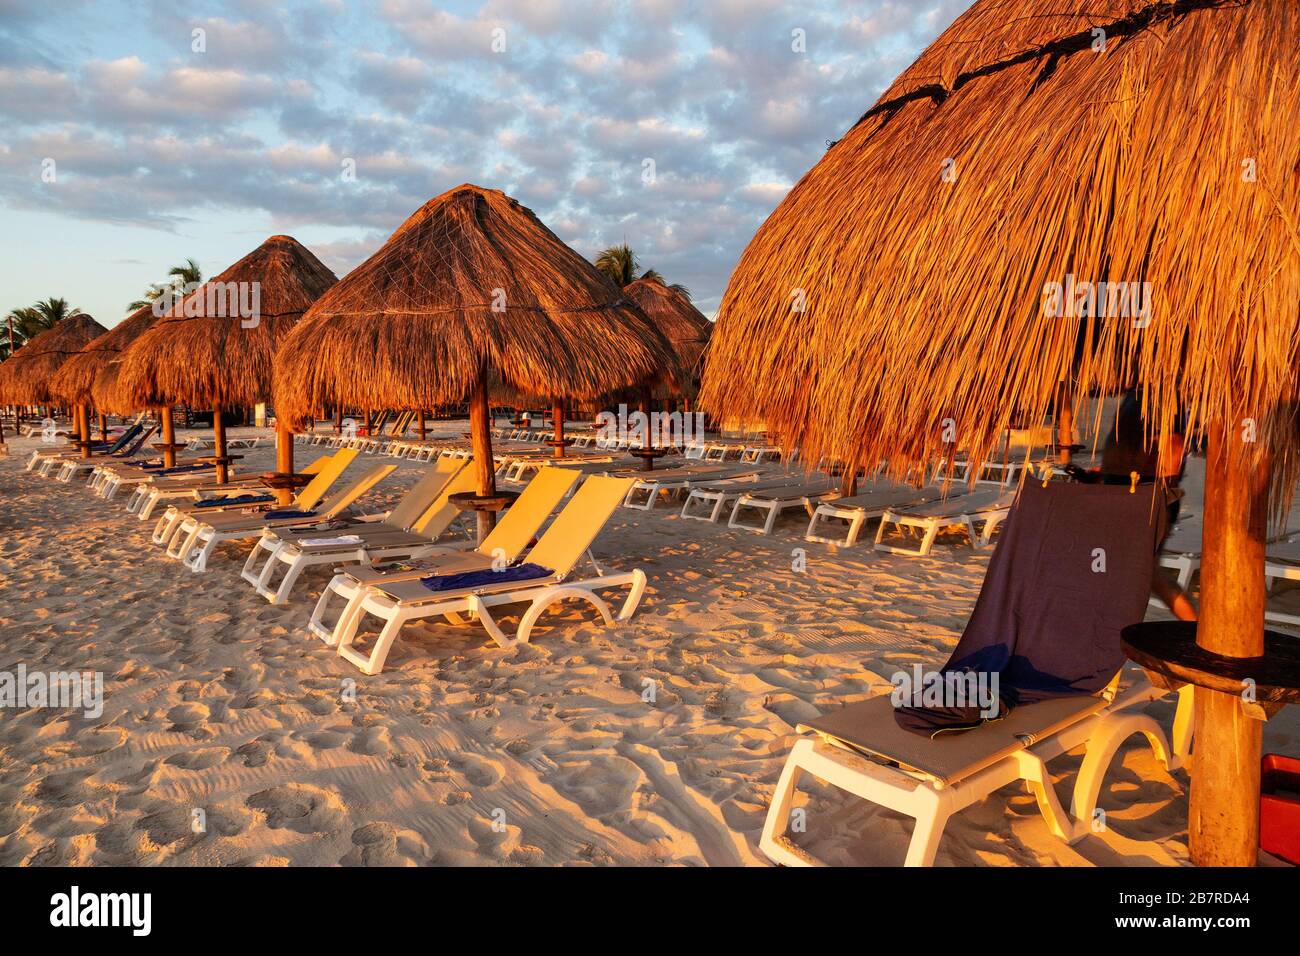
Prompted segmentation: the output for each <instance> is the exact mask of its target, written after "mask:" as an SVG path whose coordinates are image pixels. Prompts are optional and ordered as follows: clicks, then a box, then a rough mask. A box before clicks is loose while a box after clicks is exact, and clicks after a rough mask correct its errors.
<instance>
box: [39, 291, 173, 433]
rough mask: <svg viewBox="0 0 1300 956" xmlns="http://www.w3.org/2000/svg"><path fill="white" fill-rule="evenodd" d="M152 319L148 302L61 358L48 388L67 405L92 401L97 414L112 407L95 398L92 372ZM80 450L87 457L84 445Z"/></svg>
mask: <svg viewBox="0 0 1300 956" xmlns="http://www.w3.org/2000/svg"><path fill="white" fill-rule="evenodd" d="M155 321H156V318H155V316H154V314H153V310H152V308H151V307H150V306H144V307H143V308H140V309H137V310H136V311H135V312H132V313H131V314H130V315H129V316H127V317H126V318H125V319H123V320H122V321H121V322H119V323H118V324H117V325H115V326H113V327H112V328H111V329H109V330H108V331H107V332H105V333H104V334H103V335H101V336H99V337H98V338H96V339H93V340H91V341H90V342H89V343H88V344H87V345H86V347H85V348H83V349H82V350H81V351H80V352H78V353H76V354H75V355H73V356H71V357H70V358H69V359H68V360H67V361H66V362H64V363H63V365H62V367H61V368H60V369H59V370H58V372H57V373H55V375H54V377H53V378H52V379H51V381H50V391H51V392H52V393H53V394H55V395H57V396H58V397H59V398H61V399H63V400H64V401H66V402H68V403H69V404H71V405H76V406H85V407H87V408H89V407H91V406H92V405H93V406H94V407H95V408H97V409H99V410H100V412H101V414H102V413H103V412H106V411H112V410H113V409H110V408H109V407H108V406H107V405H105V404H102V403H100V402H98V401H96V400H95V395H94V385H95V379H96V376H97V375H98V374H99V373H100V372H101V371H102V370H103V369H104V368H105V367H106V366H107V365H108V364H109V363H110V362H112V361H113V360H114V359H116V358H117V356H118V355H119V354H120V353H121V351H122V350H123V349H124V348H126V347H127V346H129V345H130V344H131V343H132V342H134V341H135V340H136V338H137V337H139V336H140V335H141V334H142V333H143V332H144V331H145V330H146V329H148V328H149V327H150V326H152V325H153V324H154V322H155ZM169 440H170V439H169ZM83 454H84V455H85V456H86V457H90V449H89V447H88V446H87V447H86V448H85V449H84V450H83Z"/></svg>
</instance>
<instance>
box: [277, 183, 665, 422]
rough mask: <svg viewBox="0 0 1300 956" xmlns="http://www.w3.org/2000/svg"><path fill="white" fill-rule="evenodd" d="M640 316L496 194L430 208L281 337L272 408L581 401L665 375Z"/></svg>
mask: <svg viewBox="0 0 1300 956" xmlns="http://www.w3.org/2000/svg"><path fill="white" fill-rule="evenodd" d="M672 360H673V357H672V351H671V347H670V346H669V344H668V343H667V342H666V341H665V340H664V338H663V336H662V335H660V333H659V331H658V330H657V329H656V328H655V327H654V325H653V324H652V323H651V322H649V321H648V320H647V318H646V316H645V315H644V314H643V313H642V312H641V311H640V309H638V308H637V307H636V305H635V304H633V303H632V301H631V300H630V299H629V298H627V297H626V296H625V295H624V294H623V293H622V291H621V290H619V289H618V288H617V287H616V286H615V285H614V284H613V283H612V282H610V281H609V279H607V278H606V277H605V276H604V275H602V274H601V273H600V272H599V271H598V270H597V269H596V268H595V267H594V266H593V265H591V263H589V262H587V260H585V259H583V258H582V256H580V255H578V254H577V253H576V252H574V251H573V250H572V249H570V248H569V247H568V246H566V245H565V244H564V243H563V242H561V241H560V239H559V238H558V237H556V235H555V234H554V233H553V232H551V231H550V230H549V229H547V228H546V226H545V225H543V224H542V223H541V221H540V220H538V218H537V217H536V216H535V215H533V213H532V211H531V210H529V209H527V208H526V207H524V206H522V205H520V204H519V203H518V202H516V201H515V200H513V199H511V198H510V197H509V196H507V195H506V194H505V193H503V192H500V191H499V190H495V189H483V188H480V187H478V186H469V185H466V186H460V187H458V188H456V189H453V190H450V191H449V192H446V193H443V194H442V195H441V196H437V197H435V198H434V199H431V200H429V202H427V203H425V204H424V205H423V206H422V207H420V209H418V210H417V211H416V212H415V213H414V214H413V215H412V216H411V217H410V218H409V219H407V220H406V222H404V223H403V224H402V225H401V226H400V227H399V228H398V230H397V231H396V232H394V233H393V235H392V236H390V237H389V239H388V241H387V242H385V243H384V245H383V246H382V247H380V249H379V251H378V252H376V253H375V254H374V255H373V256H371V257H370V258H369V259H367V260H366V261H365V262H363V263H362V264H361V265H359V266H358V267H357V268H356V269H354V270H353V271H352V272H350V273H348V275H346V276H345V277H344V278H343V279H342V280H341V281H340V282H339V284H338V285H337V286H335V287H334V288H333V289H331V290H330V291H329V292H328V293H327V294H326V295H324V296H323V297H322V298H321V300H320V301H319V302H318V303H316V305H315V306H314V307H313V308H312V309H311V312H310V313H309V314H308V315H307V318H306V320H305V321H304V322H303V323H302V324H301V325H300V326H299V327H297V328H296V329H294V330H293V332H291V333H290V334H289V336H288V337H287V338H286V340H285V342H284V345H283V347H282V348H281V351H280V354H279V356H278V357H277V361H276V389H275V393H276V407H277V409H279V410H280V411H281V412H282V413H283V414H288V415H289V416H290V418H292V419H293V420H294V421H295V422H302V421H305V420H306V419H307V418H308V417H309V416H310V415H311V414H312V413H313V411H314V410H315V409H318V408H320V407H321V406H322V405H334V404H344V405H348V406H352V407H360V408H394V409H420V408H435V407H437V406H439V405H443V404H448V403H451V402H459V401H463V400H464V399H465V398H466V397H467V396H468V395H469V394H470V391H471V389H472V388H473V387H474V385H475V383H476V381H477V380H478V377H479V374H480V372H481V371H482V370H484V369H487V370H489V375H490V377H491V379H492V380H493V382H494V388H493V392H494V394H496V393H498V389H497V388H496V387H495V385H497V384H499V385H500V386H501V389H500V391H501V392H510V391H513V392H515V393H519V394H525V395H537V396H542V397H545V396H551V395H559V396H563V397H565V398H577V399H581V398H591V397H595V396H597V395H600V394H602V393H604V392H608V391H610V390H612V389H615V388H620V387H622V386H625V385H630V384H633V383H635V382H638V381H640V380H641V379H643V378H645V377H647V376H650V375H653V374H655V373H656V372H657V371H658V370H659V369H661V368H663V367H665V366H666V365H670V364H671V363H672Z"/></svg>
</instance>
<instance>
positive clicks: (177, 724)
mask: <svg viewBox="0 0 1300 956" xmlns="http://www.w3.org/2000/svg"><path fill="white" fill-rule="evenodd" d="M210 714H211V711H209V710H208V708H207V705H205V704H199V703H195V702H191V703H188V704H178V705H177V706H175V707H173V708H172V709H171V710H169V711H167V719H168V720H170V721H171V722H172V725H171V726H170V727H168V728H167V729H168V730H172V731H175V732H177V733H182V734H187V733H193V732H194V731H196V730H200V729H203V728H204V725H205V724H206V723H207V721H208V717H209V715H210Z"/></svg>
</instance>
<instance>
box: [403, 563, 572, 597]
mask: <svg viewBox="0 0 1300 956" xmlns="http://www.w3.org/2000/svg"><path fill="white" fill-rule="evenodd" d="M554 573H555V572H554V571H552V570H551V569H550V568H544V567H542V566H541V565H540V564H516V565H514V566H513V567H509V568H504V569H502V570H500V571H493V570H491V569H488V570H484V571H462V572H461V573H460V574H434V575H432V576H430V577H427V578H420V583H421V584H423V585H424V586H425V587H426V588H428V589H429V590H430V591H457V590H460V589H461V588H476V587H479V586H480V585H484V584H510V583H512V582H515V581H531V580H533V579H534V578H546V577H550V576H551V575H552V574H554Z"/></svg>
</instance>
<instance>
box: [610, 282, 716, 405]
mask: <svg viewBox="0 0 1300 956" xmlns="http://www.w3.org/2000/svg"><path fill="white" fill-rule="evenodd" d="M623 291H624V292H625V293H627V295H628V297H629V298H631V299H632V301H633V302H635V303H636V304H637V305H639V306H640V307H641V311H642V312H644V313H645V314H646V315H648V316H650V320H651V321H652V322H654V324H655V325H656V326H658V328H659V331H660V332H662V333H663V334H664V337H665V338H667V339H668V342H669V343H670V344H671V345H672V347H673V350H674V351H675V352H676V353H677V361H678V364H679V365H680V366H681V368H682V371H683V373H684V375H685V377H686V378H688V379H690V380H692V381H693V380H694V379H695V377H696V376H698V375H699V372H700V356H701V355H703V353H704V347H705V346H706V345H707V344H708V342H709V335H710V334H711V333H712V332H713V324H712V323H711V322H710V321H709V320H708V319H706V318H705V317H704V313H703V312H701V311H700V310H699V309H697V308H695V306H694V305H692V304H691V300H690V299H688V298H686V296H684V295H682V293H680V292H678V291H677V290H676V289H674V288H672V287H671V286H667V285H664V284H663V283H662V282H655V281H653V280H651V279H637V280H636V281H635V282H633V283H631V284H630V285H627V286H624V287H623Z"/></svg>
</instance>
